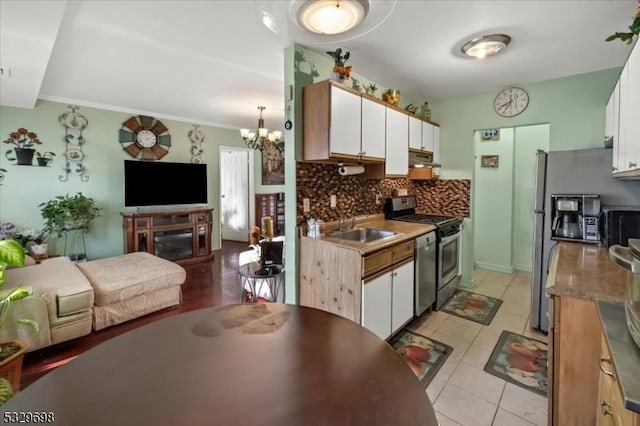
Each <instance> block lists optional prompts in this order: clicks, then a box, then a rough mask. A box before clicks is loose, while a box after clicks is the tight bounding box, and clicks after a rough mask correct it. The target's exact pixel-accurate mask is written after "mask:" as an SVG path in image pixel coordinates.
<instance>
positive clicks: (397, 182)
mask: <svg viewBox="0 0 640 426" xmlns="http://www.w3.org/2000/svg"><path fill="white" fill-rule="evenodd" d="M296 175H297V200H296V206H297V218H298V221H297V222H298V223H302V222H305V221H306V220H307V219H309V218H310V217H313V218H315V219H320V220H324V221H325V222H329V221H334V220H338V219H340V218H341V217H351V216H356V215H363V214H378V213H383V204H384V199H385V198H387V197H391V196H392V192H393V189H395V188H407V190H408V192H409V194H413V195H416V196H417V200H418V208H417V210H419V211H421V212H428V213H434V214H444V215H456V216H465V217H468V216H469V204H470V193H471V181H470V180H468V179H446V180H445V179H438V180H424V181H419V180H409V179H384V180H367V179H364V178H362V177H359V176H357V175H356V176H340V175H339V174H338V170H337V167H336V166H335V165H332V164H315V163H298V164H297V170H296ZM376 194H378V195H379V198H380V204H376ZM331 195H335V196H336V199H337V203H336V207H335V208H332V207H331ZM303 198H309V200H310V205H311V211H310V212H308V213H303V208H302V199H303Z"/></svg>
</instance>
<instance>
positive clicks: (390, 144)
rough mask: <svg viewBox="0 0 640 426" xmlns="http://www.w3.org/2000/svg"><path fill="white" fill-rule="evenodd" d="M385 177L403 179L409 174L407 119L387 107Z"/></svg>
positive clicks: (400, 113)
mask: <svg viewBox="0 0 640 426" xmlns="http://www.w3.org/2000/svg"><path fill="white" fill-rule="evenodd" d="M386 139H387V141H386V142H387V155H386V160H387V161H386V163H385V170H384V173H385V175H386V176H387V177H405V176H407V174H408V173H409V117H408V116H407V115H406V114H403V113H402V112H400V111H397V110H395V109H393V108H390V107H387V138H386Z"/></svg>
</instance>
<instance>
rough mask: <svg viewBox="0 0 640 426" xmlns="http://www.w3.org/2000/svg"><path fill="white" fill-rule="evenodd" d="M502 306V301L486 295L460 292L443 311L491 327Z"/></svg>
mask: <svg viewBox="0 0 640 426" xmlns="http://www.w3.org/2000/svg"><path fill="white" fill-rule="evenodd" d="M500 305H502V300H500V299H496V298H495V297H489V296H485V295H484V294H478V293H472V292H470V291H465V290H458V291H457V292H456V294H454V295H453V297H452V298H451V299H449V301H448V302H447V303H445V304H444V306H442V308H440V310H441V311H443V312H446V313H448V314H451V315H455V316H457V317H460V318H464V319H468V320H469V321H474V322H479V323H480V324H484V325H489V324H491V321H492V320H493V317H494V316H495V315H496V312H498V309H499V308H500Z"/></svg>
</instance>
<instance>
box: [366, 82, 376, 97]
mask: <svg viewBox="0 0 640 426" xmlns="http://www.w3.org/2000/svg"><path fill="white" fill-rule="evenodd" d="M377 90H378V86H376V85H375V84H373V83H370V84H369V85H368V86H367V88H366V92H367V95H373V96H375V95H376V91H377Z"/></svg>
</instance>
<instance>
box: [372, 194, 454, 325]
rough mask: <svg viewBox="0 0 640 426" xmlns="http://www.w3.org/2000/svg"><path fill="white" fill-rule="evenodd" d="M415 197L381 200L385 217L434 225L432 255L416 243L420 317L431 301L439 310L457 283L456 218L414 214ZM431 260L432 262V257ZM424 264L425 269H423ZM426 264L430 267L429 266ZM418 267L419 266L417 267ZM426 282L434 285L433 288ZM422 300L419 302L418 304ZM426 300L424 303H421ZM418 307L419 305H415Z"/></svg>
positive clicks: (417, 298)
mask: <svg viewBox="0 0 640 426" xmlns="http://www.w3.org/2000/svg"><path fill="white" fill-rule="evenodd" d="M416 206H417V202H416V197H415V196H414V195H409V196H404V197H392V198H387V199H386V200H385V209H384V211H385V218H386V219H390V220H400V221H404V222H413V223H424V224H429V225H435V226H436V231H435V251H434V252H435V256H430V255H429V256H428V255H427V254H426V253H425V250H422V251H421V250H420V249H419V248H418V247H419V246H421V247H424V244H419V241H416V256H415V259H416V269H415V284H416V286H415V288H416V312H415V313H416V315H420V314H421V313H422V312H424V310H426V309H427V308H429V307H430V306H431V305H428V306H425V304H426V303H428V301H431V304H433V303H434V302H435V307H436V309H440V308H441V307H442V305H444V304H445V303H446V302H447V301H448V300H449V299H450V298H451V296H453V295H454V293H455V292H456V290H457V289H458V287H459V284H460V219H458V218H456V217H453V216H443V215H432V214H423V213H416ZM433 257H435V260H433V259H432V258H433ZM425 264H426V265H427V266H425ZM429 264H431V265H430V266H429ZM418 265H422V267H420V268H419V267H418ZM429 283H435V285H433V284H431V285H429ZM420 300H422V302H421V303H419V301H420ZM425 301H426V303H425ZM418 305H421V306H418Z"/></svg>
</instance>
